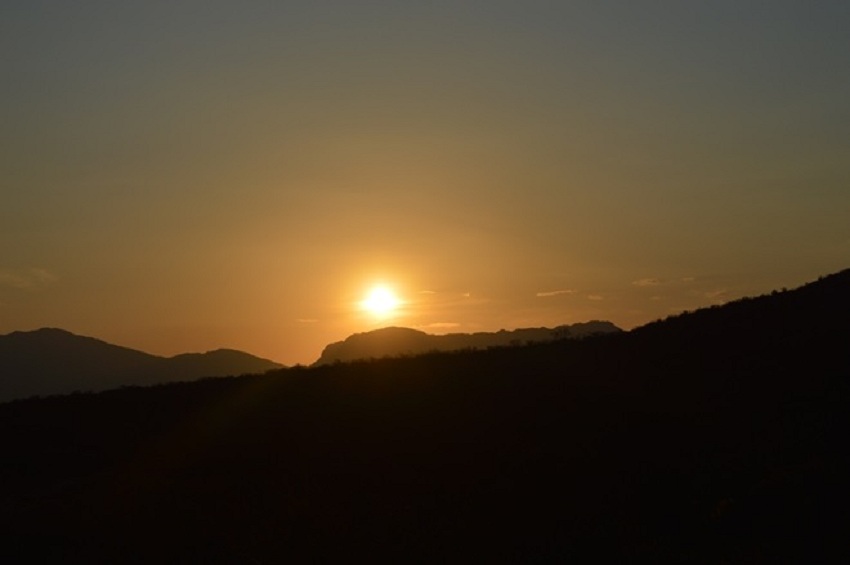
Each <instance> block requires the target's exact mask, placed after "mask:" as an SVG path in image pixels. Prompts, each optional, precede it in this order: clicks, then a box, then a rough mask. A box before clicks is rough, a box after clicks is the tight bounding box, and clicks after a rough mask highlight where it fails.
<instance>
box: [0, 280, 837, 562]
mask: <svg viewBox="0 0 850 565" xmlns="http://www.w3.org/2000/svg"><path fill="white" fill-rule="evenodd" d="M848 343H850V272H848V271H845V272H842V273H839V274H837V275H833V276H830V277H826V278H824V279H822V280H820V281H818V282H816V283H812V284H811V285H808V286H805V287H802V288H800V289H797V290H794V291H789V292H782V293H775V294H774V295H770V296H764V297H760V298H755V299H746V300H741V301H737V302H735V303H732V304H728V305H726V306H723V307H719V308H711V309H706V310H700V311H697V312H695V313H691V314H687V315H682V316H678V317H675V318H672V319H668V320H666V321H663V322H658V323H655V324H650V325H648V326H645V327H643V328H638V329H637V330H634V331H632V332H628V333H621V334H614V335H610V336H601V337H593V338H587V339H584V340H567V341H560V342H553V343H545V344H536V345H529V346H525V347H513V348H504V349H491V350H487V351H466V352H458V353H440V354H430V355H425V356H421V357H412V358H403V359H383V360H379V361H371V362H366V361H363V362H356V363H351V364H341V365H334V366H326V367H317V368H311V369H304V368H298V369H288V370H282V371H279V372H275V373H269V374H267V375H264V376H258V377H243V378H225V379H210V380H206V381H201V382H196V383H186V384H176V385H168V386H160V387H152V388H146V389H124V390H118V391H111V392H106V393H101V394H96V395H75V396H69V397H63V398H49V399H42V400H29V401H20V402H14V403H10V404H6V405H0V422H2V428H0V445H2V446H3V464H2V474H1V475H0V509H1V510H0V531H2V532H3V534H2V535H3V538H4V539H3V543H2V545H0V552H1V553H0V561H3V562H4V563H13V562H16V561H20V560H41V561H44V560H45V559H46V560H47V562H69V561H78V562H87V563H92V562H102V563H106V562H110V563H162V562H173V563H189V562H191V563H282V562H286V561H295V562H304V561H313V562H316V561H318V562H326V561H342V560H344V561H346V562H350V561H353V560H354V559H355V558H362V559H379V560H392V561H396V562H410V561H413V562H439V561H450V562H493V561H495V562H522V563H528V562H564V561H565V560H566V559H569V558H571V557H582V558H584V559H585V560H586V559H587V558H588V557H590V558H591V559H592V560H596V561H598V560H606V559H607V560H614V561H617V562H636V561H641V562H645V561H650V562H651V561H653V560H654V561H657V562H671V561H673V562H688V563H755V562H777V561H779V562H793V563H805V562H826V561H834V562H841V561H842V559H841V557H842V556H843V557H844V558H846V557H847V551H846V540H847V534H848V532H850V518H849V517H848V511H847V508H848V505H847V503H848V497H847V496H846V493H845V488H844V486H845V482H846V477H847V470H848V453H850V451H848V448H847V441H846V435H845V431H846V430H847V429H848V423H850V422H848V419H850V410H848V408H850V385H848V383H850V381H849V380H848V378H850V354H848V350H847V344H848ZM588 552H589V553H588Z"/></svg>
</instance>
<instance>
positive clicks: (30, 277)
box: [0, 268, 56, 290]
mask: <svg viewBox="0 0 850 565" xmlns="http://www.w3.org/2000/svg"><path fill="white" fill-rule="evenodd" d="M55 281H56V276H55V275H53V274H52V273H51V272H49V271H47V270H46V269H35V268H33V269H3V270H0V286H5V287H10V288H17V289H20V290H32V289H36V288H42V287H45V286H48V285H51V284H53V283H54V282H55Z"/></svg>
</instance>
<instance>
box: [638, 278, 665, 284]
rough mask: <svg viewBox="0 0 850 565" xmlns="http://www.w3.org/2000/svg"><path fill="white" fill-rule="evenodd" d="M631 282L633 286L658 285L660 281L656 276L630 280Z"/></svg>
mask: <svg viewBox="0 0 850 565" xmlns="http://www.w3.org/2000/svg"><path fill="white" fill-rule="evenodd" d="M632 284H633V285H634V286H658V285H660V284H661V281H660V280H659V279H656V278H645V279H638V280H636V281H632Z"/></svg>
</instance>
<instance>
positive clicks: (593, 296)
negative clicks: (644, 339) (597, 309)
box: [587, 294, 605, 301]
mask: <svg viewBox="0 0 850 565" xmlns="http://www.w3.org/2000/svg"><path fill="white" fill-rule="evenodd" d="M587 299H588V300H594V301H599V300H605V297H604V296H602V295H601V294H588V295H587Z"/></svg>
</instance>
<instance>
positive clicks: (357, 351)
mask: <svg viewBox="0 0 850 565" xmlns="http://www.w3.org/2000/svg"><path fill="white" fill-rule="evenodd" d="M619 331H621V330H620V328H618V327H617V326H615V325H614V324H612V323H611V322H604V321H599V320H592V321H589V322H583V323H577V324H571V325H562V326H558V327H556V328H519V329H516V330H505V329H501V330H498V331H496V332H476V333H471V334H470V333H451V334H445V335H434V334H428V333H425V332H423V331H420V330H415V329H412V328H405V327H397V326H391V327H387V328H381V329H378V330H373V331H370V332H363V333H356V334H353V335H350V336H348V337H347V338H346V339H345V340H343V341H339V342H335V343H331V344H329V345H327V346H326V347H325V349H324V351H322V355H321V356H320V357H319V360H318V361H316V363H315V365H326V364H328V363H336V362H341V361H353V360H355V359H370V358H380V357H395V356H400V355H418V354H422V353H428V352H430V351H457V350H460V349H486V348H488V347H504V346H511V345H523V344H526V343H537V342H545V341H553V340H556V339H567V338H579V337H584V336H587V335H592V334H601V333H612V332H619Z"/></svg>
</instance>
